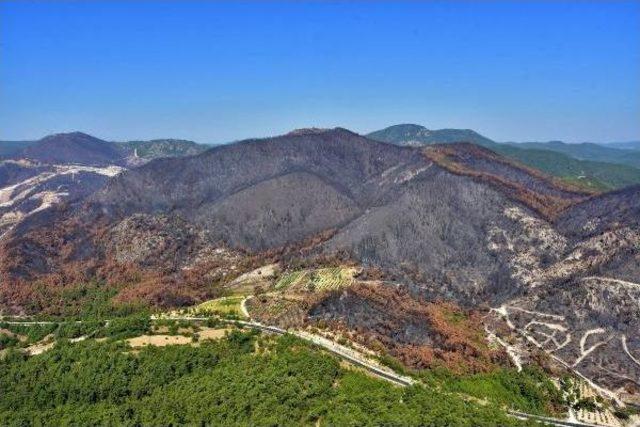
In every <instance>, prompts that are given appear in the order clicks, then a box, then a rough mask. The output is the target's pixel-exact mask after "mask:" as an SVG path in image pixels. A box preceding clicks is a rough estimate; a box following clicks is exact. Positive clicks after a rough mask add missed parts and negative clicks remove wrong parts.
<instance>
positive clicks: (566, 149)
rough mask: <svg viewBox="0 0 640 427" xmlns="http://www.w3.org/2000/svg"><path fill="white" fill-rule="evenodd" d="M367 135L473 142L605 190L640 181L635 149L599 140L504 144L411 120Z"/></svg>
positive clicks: (395, 140)
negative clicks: (609, 144) (619, 147)
mask: <svg viewBox="0 0 640 427" xmlns="http://www.w3.org/2000/svg"><path fill="white" fill-rule="evenodd" d="M368 136H369V137H370V138H372V139H375V140H379V141H384V142H388V143H392V144H397V145H413V146H424V145H432V144H448V143H452V142H471V143H474V144H478V145H482V146H484V147H487V148H490V149H491V150H493V151H495V152H497V153H500V154H502V155H504V156H506V157H509V158H511V159H514V160H517V161H519V162H521V163H523V164H525V165H527V166H530V167H533V168H536V169H539V170H541V171H542V172H544V173H547V174H549V175H553V176H556V177H558V178H561V179H562V180H564V181H565V182H567V183H571V184H575V185H579V186H581V187H582V188H584V189H586V190H592V191H603V190H610V189H616V188H622V187H626V186H629V185H635V184H640V169H639V168H636V167H634V166H637V165H636V163H637V162H636V157H637V156H635V153H629V152H628V151H627V150H618V149H615V148H609V147H603V146H599V145H596V144H564V143H562V142H550V143H521V144H515V143H511V144H502V143H497V142H495V141H492V140H491V139H489V138H487V137H484V136H482V135H480V134H478V133H477V132H474V131H472V130H469V129H441V130H435V131H432V130H428V129H426V128H425V127H423V126H419V125H409V124H407V125H396V126H390V127H388V128H385V129H382V130H379V131H376V132H372V133H370V134H369V135H368Z"/></svg>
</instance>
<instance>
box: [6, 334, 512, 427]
mask: <svg viewBox="0 0 640 427" xmlns="http://www.w3.org/2000/svg"><path fill="white" fill-rule="evenodd" d="M0 396H1V397H0V419H1V420H2V423H3V425H15V426H28V425H185V424H186V425H261V426H276V425H316V423H319V424H320V425H398V426H406V425H462V426H464V425H469V426H470V425H474V426H475V425H496V424H500V425H514V424H516V423H517V422H518V421H517V420H515V419H512V418H509V417H507V416H506V415H505V414H504V412H503V411H502V410H501V409H500V408H499V407H498V405H497V404H493V403H485V404H478V403H477V401H473V400H472V399H463V398H462V397H460V395H459V394H454V393H452V392H447V391H444V390H443V389H441V388H440V387H429V386H413V387H408V388H401V387H396V386H393V385H391V384H389V383H387V382H385V381H382V380H379V379H376V378H372V377H370V376H368V375H366V374H364V373H361V372H358V371H356V370H354V369H351V368H344V367H342V366H341V365H340V363H339V361H338V360H337V359H335V358H333V357H332V356H329V355H327V354H325V353H323V352H321V351H319V350H317V349H314V348H311V347H309V346H308V345H307V344H305V343H304V342H302V341H299V340H297V339H295V338H293V337H290V336H284V337H279V338H274V337H268V336H264V335H260V334H258V333H255V332H241V331H237V330H236V331H233V332H231V333H229V334H228V335H227V336H226V338H224V339H221V340H218V341H203V342H201V343H199V345H198V346H167V347H145V348H142V349H139V350H138V349H136V350H133V349H131V348H130V347H128V346H127V345H126V344H124V343H122V342H118V341H115V340H113V339H108V340H106V341H102V342H97V341H95V340H86V341H83V342H79V343H74V344H71V343H69V342H68V341H65V340H61V341H59V342H58V344H57V345H56V346H55V347H54V348H53V349H52V350H50V351H48V352H45V353H43V354H40V355H37V356H32V357H28V356H26V355H24V354H22V353H20V352H18V351H15V350H11V351H9V352H8V353H7V354H6V355H5V357H4V358H3V360H1V361H0Z"/></svg>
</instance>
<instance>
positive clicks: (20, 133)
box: [0, 0, 640, 142]
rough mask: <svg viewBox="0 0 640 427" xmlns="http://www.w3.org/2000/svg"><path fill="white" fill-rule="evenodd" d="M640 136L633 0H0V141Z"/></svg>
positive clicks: (638, 45)
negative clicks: (388, 131)
mask: <svg viewBox="0 0 640 427" xmlns="http://www.w3.org/2000/svg"><path fill="white" fill-rule="evenodd" d="M397 123H418V124H422V125H425V126H427V127H428V128H434V129H435V128H445V127H456V128H472V129H475V130H477V131H479V132H480V133H483V134H485V135H486V136H488V137H490V138H493V139H496V140H499V141H506V140H516V141H523V140H549V139H563V140H566V141H569V142H576V141H587V140H589V141H615V140H631V139H636V140H637V139H640V1H638V0H634V1H626V2H625V1H615V0H613V1H611V0H607V1H600V2H587V1H567V2H558V1H540V2H523V1H513V2H509V1H496V2H489V1H479V2H461V1H449V2H408V3H398V2H393V3H391V2H390V3H386V2H382V1H375V2H365V1H353V2H346V1H344V2H330V3H329V2H321V1H314V2H293V1H291V2H282V3H268V2H246V3H221V2H213V1H211V2H206V1H197V2H184V1H167V0H163V1H150V0H146V1H127V2H114V1H109V2H99V1H88V2H80V1H69V2H54V1H47V2H33V3H32V2H27V1H6V0H3V1H0V139H4V140H16V139H33V138H39V137H41V136H43V135H45V134H49V133H54V132H63V131H71V130H81V131H85V132H88V133H91V134H94V135H96V136H98V137H101V138H104V139H111V140H126V139H138V138H143V139H147V138H159V137H174V138H186V139H192V140H195V141H198V142H226V141H230V140H236V139H242V138H246V137H252V136H267V135H274V134H280V133H284V132H286V131H288V130H291V129H294V128H299V127H310V126H318V127H333V126H343V127H347V128H350V129H352V130H354V131H357V132H361V133H364V132H369V131H372V130H376V129H379V128H382V127H386V126H388V125H392V124H397Z"/></svg>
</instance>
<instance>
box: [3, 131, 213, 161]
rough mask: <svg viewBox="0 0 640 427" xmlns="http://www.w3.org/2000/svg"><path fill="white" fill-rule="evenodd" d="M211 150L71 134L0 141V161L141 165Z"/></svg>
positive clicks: (187, 143)
mask: <svg viewBox="0 0 640 427" xmlns="http://www.w3.org/2000/svg"><path fill="white" fill-rule="evenodd" d="M211 147H212V145H205V144H198V143H196V142H193V141H187V140H182V139H154V140H149V141H127V142H110V141H104V140H101V139H98V138H95V137H93V136H90V135H87V134H85V133H82V132H70V133H60V134H55V135H49V136H47V137H45V138H42V139H40V140H37V141H0V158H12V159H23V158H28V159H31V160H36V161H39V162H43V163H56V164H61V163H64V164H69V163H76V164H84V165H86V164H92V165H104V164H128V163H133V164H140V163H144V162H145V161H149V160H152V159H157V158H162V157H176V156H190V155H194V154H198V153H201V152H203V151H205V150H207V149H209V148H211Z"/></svg>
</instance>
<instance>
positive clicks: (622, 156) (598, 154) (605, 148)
mask: <svg viewBox="0 0 640 427" xmlns="http://www.w3.org/2000/svg"><path fill="white" fill-rule="evenodd" d="M518 146H523V147H526V148H536V149H542V150H548V151H555V152H558V153H563V154H567V155H569V156H571V157H573V158H576V159H580V160H592V161H598V162H606V163H614V164H620V165H627V166H632V167H635V168H638V167H640V152H635V151H631V152H630V151H629V150H625V149H622V150H621V149H620V148H618V147H614V146H611V145H608V144H607V145H604V144H593V143H589V142H583V143H580V144H567V143H564V142H561V141H550V142H521V143H519V144H518ZM632 147H633V145H632ZM636 148H637V147H636Z"/></svg>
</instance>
